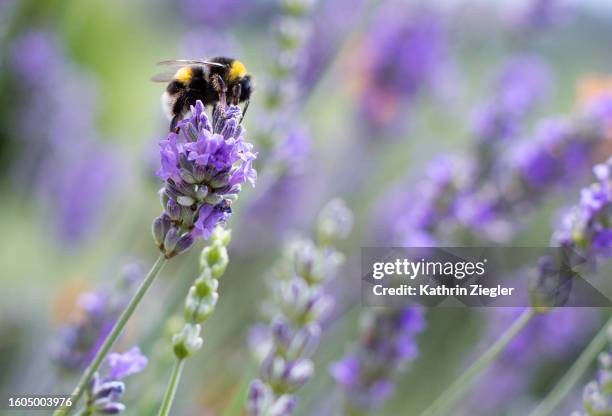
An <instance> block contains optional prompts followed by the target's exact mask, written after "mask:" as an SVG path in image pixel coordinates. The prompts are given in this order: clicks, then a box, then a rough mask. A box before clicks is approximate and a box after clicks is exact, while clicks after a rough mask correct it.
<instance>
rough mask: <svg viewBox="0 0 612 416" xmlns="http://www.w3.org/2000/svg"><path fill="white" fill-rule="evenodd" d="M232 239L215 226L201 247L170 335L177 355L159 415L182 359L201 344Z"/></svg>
mask: <svg viewBox="0 0 612 416" xmlns="http://www.w3.org/2000/svg"><path fill="white" fill-rule="evenodd" d="M230 240H231V232H230V231H229V230H225V229H223V228H222V227H221V226H217V227H216V228H215V229H214V231H213V233H212V235H211V243H210V245H208V246H206V247H204V249H203V250H202V255H201V257H200V275H199V276H198V278H197V279H196V280H195V282H194V283H193V285H192V286H191V287H190V288H189V292H188V294H187V298H186V299H185V307H184V319H185V323H184V325H183V328H182V329H181V330H180V331H179V332H177V333H176V334H174V336H173V337H172V347H173V351H174V356H175V357H176V360H175V364H174V368H173V370H172V375H171V377H170V381H169V383H168V387H167V389H166V393H165V395H164V399H163V401H162V404H161V407H160V409H159V415H160V416H166V415H168V414H170V408H171V407H172V402H173V400H174V396H175V395H176V391H177V388H178V384H179V381H180V378H181V373H182V370H183V366H184V364H185V359H187V358H189V357H190V356H191V355H193V354H194V353H196V352H197V351H198V350H199V349H200V348H202V344H203V340H202V338H201V336H200V334H201V332H202V324H203V323H204V322H205V321H206V320H207V319H208V317H209V316H210V315H211V314H212V313H213V312H214V310H215V305H216V304H217V300H218V299H219V294H218V293H217V288H218V287H219V280H218V279H219V278H220V277H221V276H223V273H225V269H226V267H227V264H228V263H229V257H228V255H227V246H228V245H229V242H230Z"/></svg>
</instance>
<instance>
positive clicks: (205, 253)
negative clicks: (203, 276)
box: [200, 244, 229, 279]
mask: <svg viewBox="0 0 612 416" xmlns="http://www.w3.org/2000/svg"><path fill="white" fill-rule="evenodd" d="M228 263H229V256H228V255H227V249H226V248H225V246H222V245H218V244H213V245H210V246H207V247H204V249H203V250H202V255H201V256H200V268H201V269H205V268H208V269H210V270H211V272H212V276H213V277H214V278H215V279H218V278H220V277H221V276H222V275H223V273H225V269H226V268H227V265H228Z"/></svg>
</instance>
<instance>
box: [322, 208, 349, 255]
mask: <svg viewBox="0 0 612 416" xmlns="http://www.w3.org/2000/svg"><path fill="white" fill-rule="evenodd" d="M352 227H353V214H352V213H351V210H349V209H348V207H347V206H346V203H345V202H344V201H343V200H341V199H339V198H336V199H333V200H331V201H330V202H328V203H327V205H326V206H325V207H324V208H323V209H322V210H321V213H320V214H319V218H318V225H317V238H318V239H319V243H320V244H321V245H322V246H329V245H335V244H337V243H338V241H340V240H343V239H345V238H346V237H347V236H348V234H349V233H350V232H351V228H352Z"/></svg>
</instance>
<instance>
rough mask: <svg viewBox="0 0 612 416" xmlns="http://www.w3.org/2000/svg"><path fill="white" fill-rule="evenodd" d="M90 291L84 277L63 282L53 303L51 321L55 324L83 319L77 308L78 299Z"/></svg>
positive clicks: (71, 278)
mask: <svg viewBox="0 0 612 416" xmlns="http://www.w3.org/2000/svg"><path fill="white" fill-rule="evenodd" d="M88 289H89V286H88V284H87V279H85V278H84V277H70V278H68V279H65V280H64V281H63V282H62V285H61V286H60V287H59V289H58V292H57V293H56V295H55V296H54V298H53V302H52V303H51V319H52V321H53V322H54V323H65V322H68V321H71V322H75V321H78V320H79V319H80V318H81V311H80V309H79V308H78V306H77V299H78V297H79V296H80V295H81V294H82V293H83V292H85V291H87V290H88Z"/></svg>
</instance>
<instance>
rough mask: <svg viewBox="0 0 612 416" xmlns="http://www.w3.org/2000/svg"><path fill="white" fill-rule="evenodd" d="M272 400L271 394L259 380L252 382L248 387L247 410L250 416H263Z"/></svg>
mask: <svg viewBox="0 0 612 416" xmlns="http://www.w3.org/2000/svg"><path fill="white" fill-rule="evenodd" d="M272 399H273V397H272V392H271V391H270V389H269V387H268V386H266V385H265V384H264V383H263V382H262V381H261V380H257V379H255V380H253V381H252V382H251V385H250V386H249V394H248V398H247V409H248V412H249V414H250V415H253V416H263V415H264V414H265V413H264V412H265V411H266V409H267V408H268V406H269V404H270V401H271V400H272Z"/></svg>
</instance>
